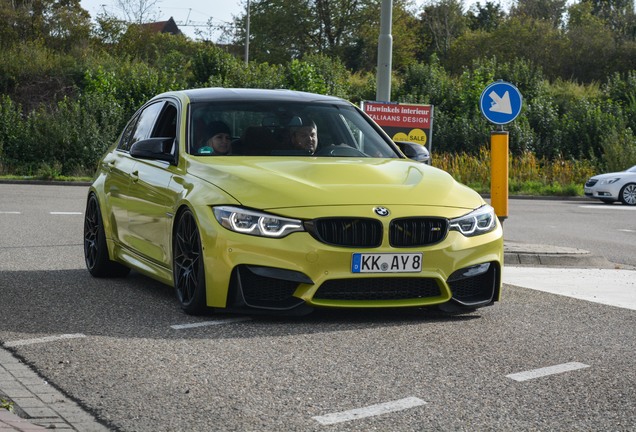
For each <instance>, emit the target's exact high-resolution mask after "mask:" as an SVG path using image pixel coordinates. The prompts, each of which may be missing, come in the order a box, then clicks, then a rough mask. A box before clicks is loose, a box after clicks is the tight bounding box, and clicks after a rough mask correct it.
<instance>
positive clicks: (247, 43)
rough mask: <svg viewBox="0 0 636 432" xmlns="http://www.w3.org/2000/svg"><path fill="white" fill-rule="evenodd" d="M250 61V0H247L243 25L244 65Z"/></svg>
mask: <svg viewBox="0 0 636 432" xmlns="http://www.w3.org/2000/svg"><path fill="white" fill-rule="evenodd" d="M249 61H250V0H247V22H246V25H245V66H247V64H248V63H249Z"/></svg>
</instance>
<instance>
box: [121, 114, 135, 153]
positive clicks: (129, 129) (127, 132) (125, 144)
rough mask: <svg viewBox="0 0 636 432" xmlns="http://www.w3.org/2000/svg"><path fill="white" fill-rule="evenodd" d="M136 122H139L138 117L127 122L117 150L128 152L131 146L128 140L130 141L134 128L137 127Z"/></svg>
mask: <svg viewBox="0 0 636 432" xmlns="http://www.w3.org/2000/svg"><path fill="white" fill-rule="evenodd" d="M138 120H139V116H138V115H136V116H134V117H133V118H132V119H131V120H130V121H129V122H128V124H127V125H126V128H125V129H124V132H123V133H122V134H121V140H120V141H119V144H118V145H117V149H118V150H123V151H129V150H130V146H131V145H132V143H131V141H130V140H131V139H132V136H133V132H134V131H135V128H136V127H137V121H138Z"/></svg>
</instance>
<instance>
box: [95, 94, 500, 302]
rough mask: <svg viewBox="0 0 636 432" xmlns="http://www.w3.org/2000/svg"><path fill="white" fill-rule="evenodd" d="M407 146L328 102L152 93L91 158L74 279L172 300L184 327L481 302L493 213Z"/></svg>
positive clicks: (495, 273) (496, 289)
mask: <svg viewBox="0 0 636 432" xmlns="http://www.w3.org/2000/svg"><path fill="white" fill-rule="evenodd" d="M413 145H416V144H413ZM408 146H409V144H408V143H406V144H405V143H399V144H398V143H394V142H392V141H391V139H390V138H389V137H388V136H387V135H386V134H385V133H384V132H383V131H382V129H381V128H380V127H379V126H377V125H376V124H375V123H374V122H373V120H371V119H370V118H369V117H368V116H366V115H365V114H364V112H362V111H361V110H360V109H359V108H358V107H356V106H355V105H353V104H351V103H350V102H347V101H345V100H342V99H339V98H335V97H330V96H323V95H317V94H310V93H302V92H295V91H288V90H258V89H223V88H208V89H192V90H184V91H175V92H168V93H164V94H160V95H158V96H156V97H154V98H152V99H151V100H150V101H148V102H147V103H146V104H145V105H143V106H142V107H141V108H140V109H139V110H138V111H137V113H135V115H134V116H133V117H132V119H131V120H130V121H129V122H128V124H127V125H126V127H125V128H124V130H123V132H122V133H121V136H120V137H119V139H118V140H117V142H116V143H114V145H113V146H112V147H111V148H110V149H109V150H108V151H107V153H106V154H105V155H104V156H103V158H102V159H101V160H100V163H99V167H98V169H97V172H96V174H95V178H94V180H93V182H92V185H91V187H90V190H89V193H88V197H87V206H86V212H85V221H84V254H85V260H86V266H87V268H88V271H89V272H90V273H91V274H92V275H93V276H95V277H122V276H125V275H127V274H128V272H129V271H130V270H131V269H132V270H134V271H136V272H139V273H141V274H144V275H146V276H149V277H151V278H154V279H156V280H158V281H160V282H163V283H165V284H168V285H170V286H174V289H175V292H176V297H177V299H178V301H179V303H180V305H181V307H182V309H183V310H184V311H185V312H186V313H188V314H201V313H205V312H207V311H211V310H215V309H226V310H229V311H240V312H248V313H250V311H251V312H256V311H259V310H260V311H265V312H267V313H284V314H303V313H308V312H310V311H311V310H313V309H314V308H406V307H411V308H425V307H434V308H438V309H441V310H444V311H449V312H464V311H472V310H475V309H476V308H479V307H483V306H488V305H491V304H493V303H494V302H496V301H498V300H499V299H500V294H501V285H502V282H501V272H502V266H503V234H502V228H501V225H500V223H499V221H498V219H497V217H496V215H495V213H494V211H493V209H492V207H491V206H489V205H488V204H487V203H486V202H484V200H483V199H482V198H481V197H480V195H479V194H477V193H476V192H475V191H473V190H472V189H470V188H468V187H466V186H464V185H462V184H460V183H458V182H456V181H455V180H454V179H453V178H452V177H451V176H450V175H449V174H448V173H446V172H444V171H441V170H439V169H436V168H434V167H432V166H429V165H427V164H424V163H420V162H417V161H414V160H411V159H408V158H407V157H406V156H405V154H409V151H407V150H409V148H408Z"/></svg>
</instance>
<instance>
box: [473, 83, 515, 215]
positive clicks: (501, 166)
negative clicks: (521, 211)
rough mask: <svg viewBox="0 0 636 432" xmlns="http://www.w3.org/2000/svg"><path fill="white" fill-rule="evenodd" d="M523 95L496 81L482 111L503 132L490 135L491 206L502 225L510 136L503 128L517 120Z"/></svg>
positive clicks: (484, 98) (482, 102) (505, 210)
mask: <svg viewBox="0 0 636 432" xmlns="http://www.w3.org/2000/svg"><path fill="white" fill-rule="evenodd" d="M522 104H523V102H522V97H521V93H520V92H519V90H518V89H517V87H515V86H514V85H512V84H510V83H508V82H505V81H497V82H494V83H492V84H490V85H489V86H487V87H486V88H485V89H484V91H483V93H482V94H481V98H480V99H479V108H480V110H481V112H482V114H483V115H484V117H486V119H487V120H488V121H490V122H491V123H494V124H496V125H500V127H501V130H499V131H492V132H491V133H490V203H491V205H492V206H493V208H494V209H495V213H496V214H497V217H499V220H500V221H502V222H503V221H504V220H505V219H506V218H507V217H508V152H509V151H508V149H509V144H508V142H509V137H508V132H507V131H504V130H503V125H504V124H508V123H510V122H511V121H513V120H514V119H516V118H517V116H518V115H519V113H520V112H521V106H522Z"/></svg>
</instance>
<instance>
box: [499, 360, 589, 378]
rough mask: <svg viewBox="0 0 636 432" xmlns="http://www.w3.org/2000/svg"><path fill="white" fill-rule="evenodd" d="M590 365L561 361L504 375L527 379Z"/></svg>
mask: <svg viewBox="0 0 636 432" xmlns="http://www.w3.org/2000/svg"><path fill="white" fill-rule="evenodd" d="M588 367H590V366H589V365H586V364H583V363H578V362H571V363H563V364H560V365H555V366H548V367H544V368H540V369H533V370H529V371H525V372H519V373H513V374H510V375H506V378H510V379H513V380H515V381H527V380H531V379H534V378H541V377H544V376H548V375H555V374H560V373H563V372H570V371H575V370H578V369H585V368H588Z"/></svg>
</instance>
